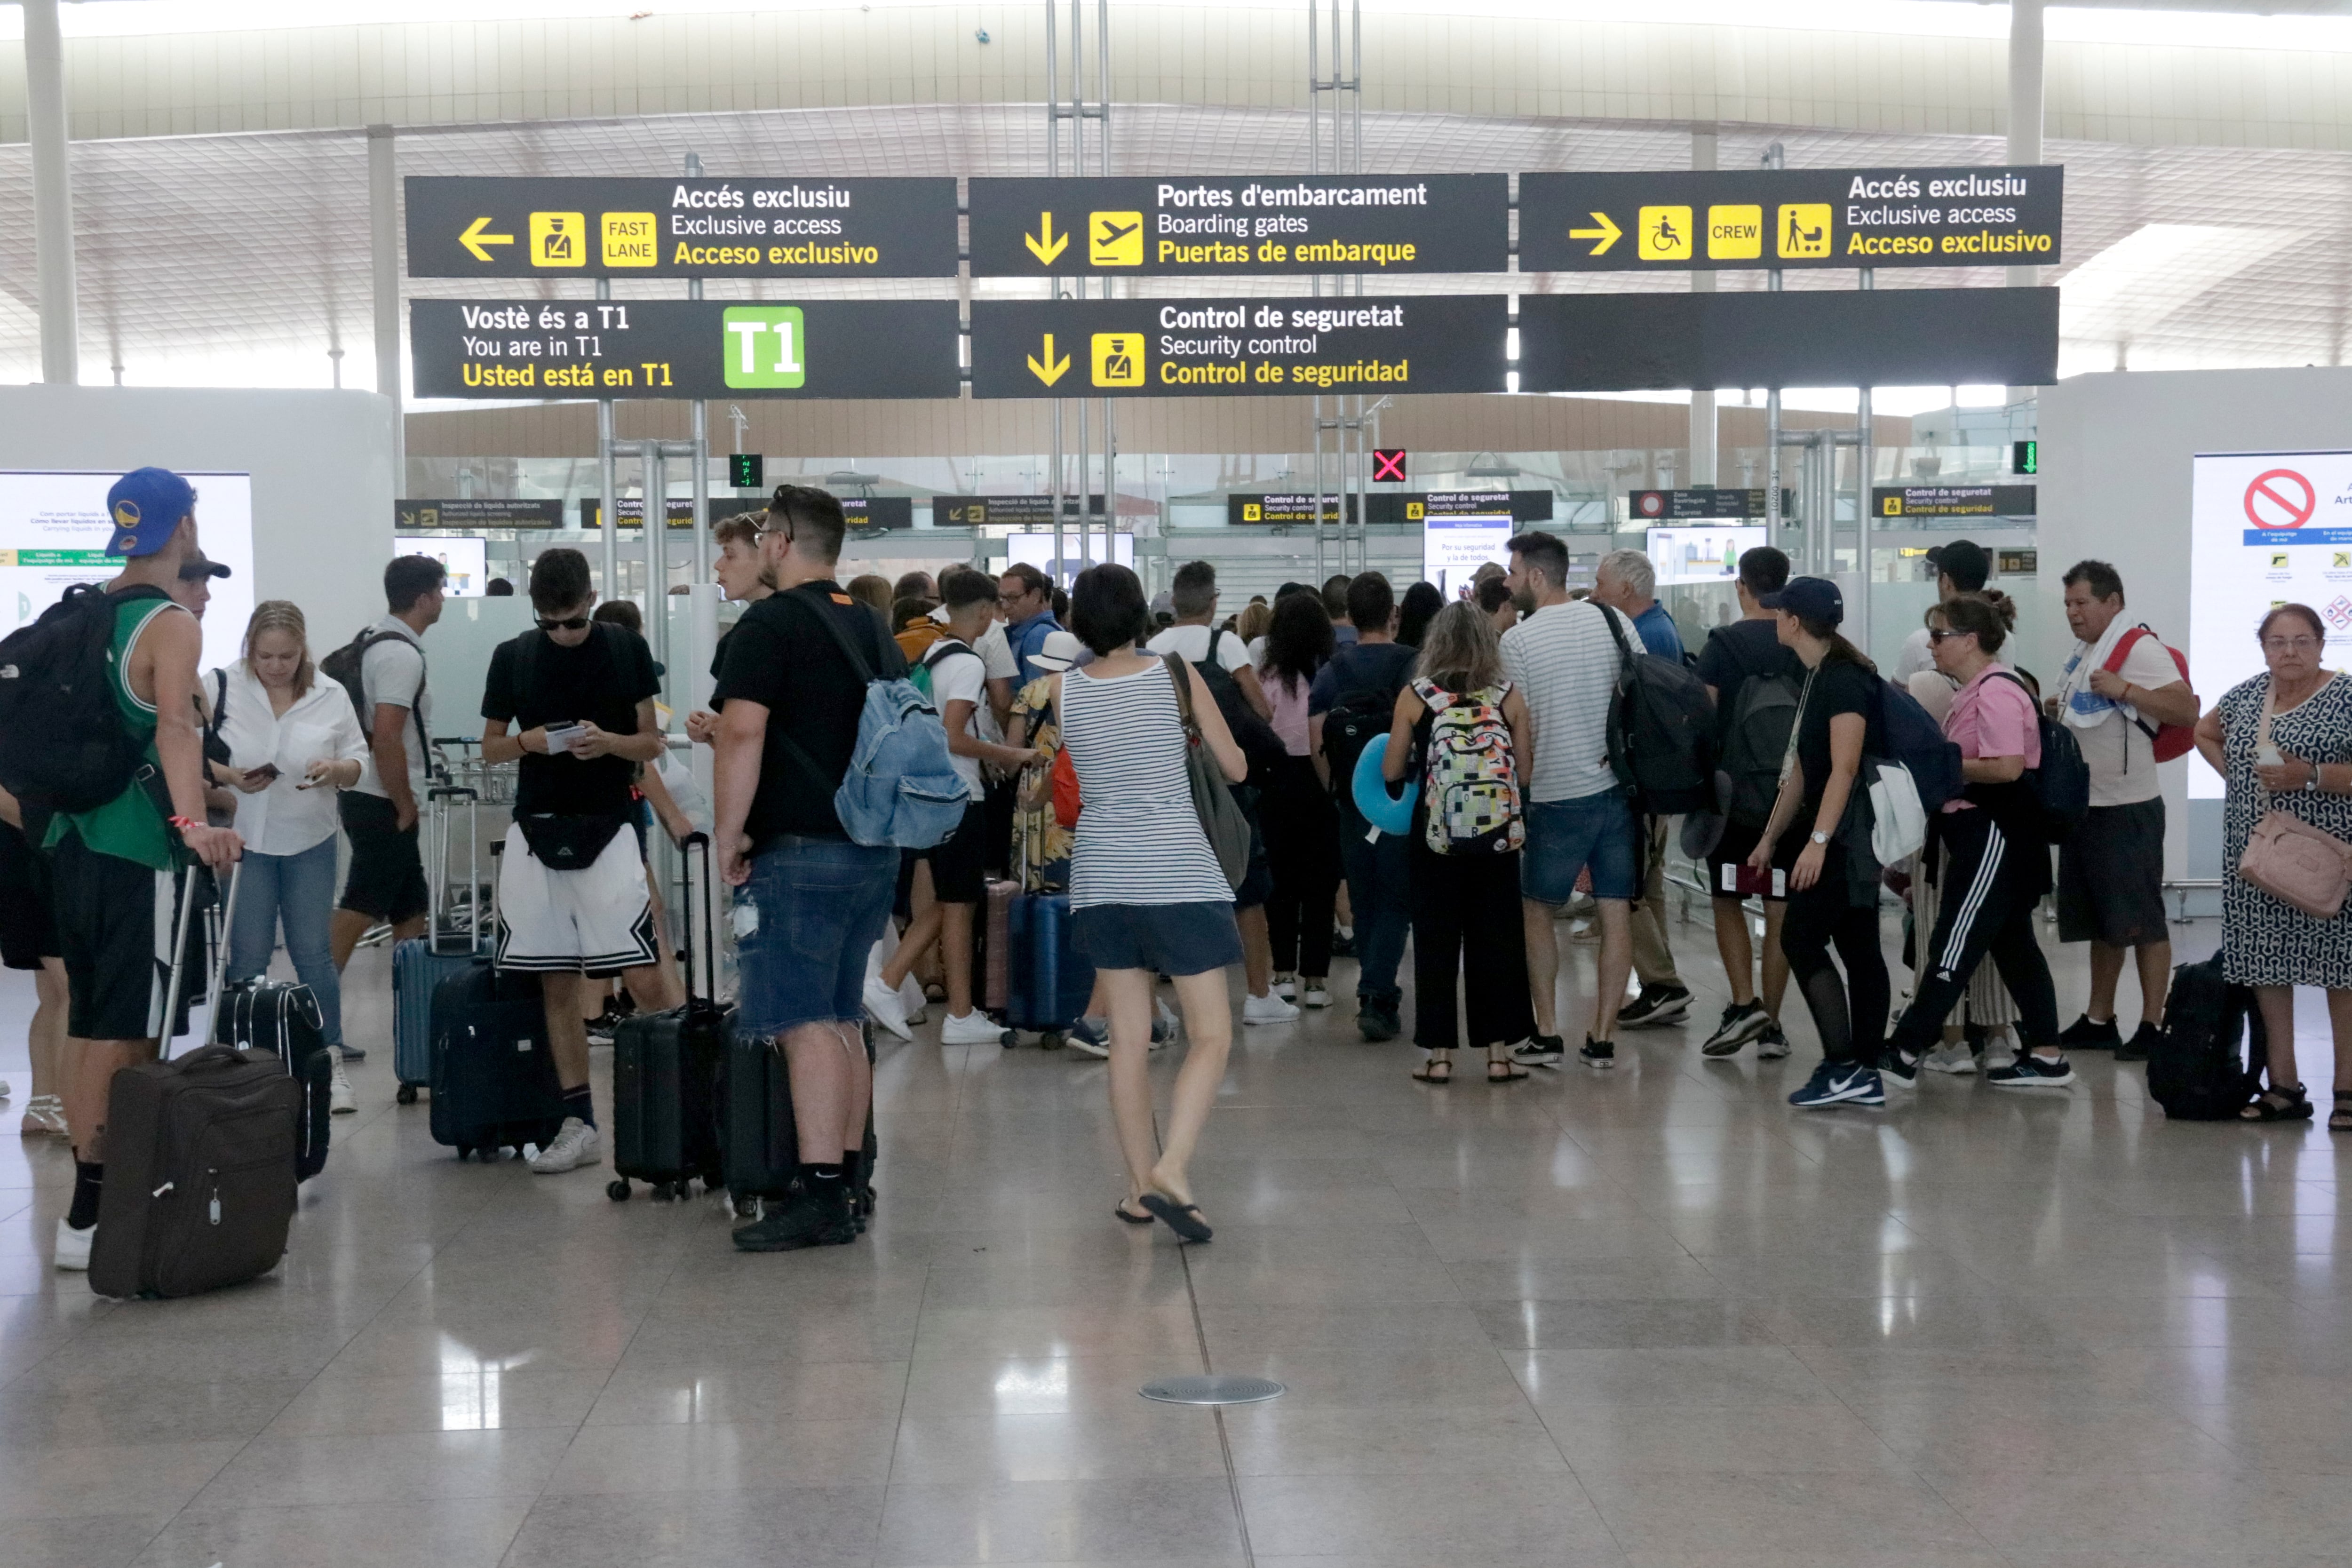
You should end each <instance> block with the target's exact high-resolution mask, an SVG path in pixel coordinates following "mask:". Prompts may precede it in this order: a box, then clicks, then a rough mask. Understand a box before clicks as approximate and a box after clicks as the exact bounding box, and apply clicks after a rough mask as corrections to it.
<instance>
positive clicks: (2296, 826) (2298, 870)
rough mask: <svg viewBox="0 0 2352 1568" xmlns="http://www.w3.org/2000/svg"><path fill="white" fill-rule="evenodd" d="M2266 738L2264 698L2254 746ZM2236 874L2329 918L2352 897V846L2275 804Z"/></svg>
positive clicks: (2267, 712)
mask: <svg viewBox="0 0 2352 1568" xmlns="http://www.w3.org/2000/svg"><path fill="white" fill-rule="evenodd" d="M2270 737H2271V705H2270V701H2269V700H2268V699H2267V698H2265V699H2264V700H2263V726H2262V730H2261V731H2260V736H2259V739H2258V741H2257V742H2256V744H2257V745H2258V746H2259V745H2261V744H2263V743H2265V742H2268V741H2269V740H2270ZM2265 793H2267V792H2265ZM2238 875H2239V876H2241V877H2242V878H2244V879H2246V880H2247V881H2249V882H2251V883H2252V884H2253V885H2254V886H2255V887H2257V888H2260V889H2262V890H2263V892H2265V893H2268V894H2269V895H2270V896H2271V897H2273V898H2274V899H2276V900H2279V901H2280V902H2281V903H2284V904H2292V905H2294V907H2295V908H2296V909H2298V910H2302V911H2303V912H2304V913H2305V914H2307V915H2309V916H2311V917H2312V918H2313V919H2315V920H2323V921H2325V920H2333V919H2335V918H2336V916H2337V915H2338V914H2340V913H2342V912H2343V910H2344V900H2345V898H2346V896H2347V894H2352V845H2347V844H2346V843H2345V842H2344V841H2343V840H2342V839H2340V838H2337V837H2335V836H2334V835H2332V834H2329V833H2325V832H2322V831H2321V830H2320V829H2318V828H2316V827H2314V826H2312V825H2311V824H2309V823H2308V822H2305V821H2304V820H2303V818H2301V817H2299V816H2295V815H2294V813H2293V812H2289V811H2281V810H2279V809H2278V808H2277V807H2276V806H2273V807H2272V808H2271V809H2270V810H2269V811H2267V812H2264V813H2263V819H2262V820H2261V821H2260V822H2257V823H2255V824H2254V830H2253V832H2252V833H2251V834H2249V835H2248V836H2247V837H2246V852H2245V853H2244V854H2242V855H2241V856H2239V857H2238Z"/></svg>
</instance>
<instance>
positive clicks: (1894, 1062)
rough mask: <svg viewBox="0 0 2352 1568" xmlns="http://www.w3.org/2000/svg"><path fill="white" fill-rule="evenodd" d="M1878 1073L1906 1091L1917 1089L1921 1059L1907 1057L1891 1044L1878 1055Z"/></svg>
mask: <svg viewBox="0 0 2352 1568" xmlns="http://www.w3.org/2000/svg"><path fill="white" fill-rule="evenodd" d="M1878 1071H1879V1076H1880V1077H1881V1079H1894V1080H1895V1082H1896V1083H1899V1084H1901V1085H1903V1086H1904V1087H1905V1088H1906V1089H1911V1088H1916V1087H1917V1085H1918V1082H1919V1058H1917V1057H1906V1056H1905V1055H1904V1054H1903V1053H1902V1052H1901V1051H1899V1050H1897V1049H1895V1047H1894V1045H1893V1044H1892V1043H1889V1044H1888V1045H1887V1047H1885V1049H1884V1050H1882V1051H1880V1052H1879V1053H1878Z"/></svg>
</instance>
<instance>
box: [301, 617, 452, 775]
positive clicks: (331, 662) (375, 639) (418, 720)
mask: <svg viewBox="0 0 2352 1568" xmlns="http://www.w3.org/2000/svg"><path fill="white" fill-rule="evenodd" d="M394 637H399V638H400V640H401V641H403V642H408V641H411V640H413V639H411V638H408V637H402V635H401V634H400V633H398V632H387V631H379V630H377V629H376V628H374V627H373V626H371V627H369V628H368V629H367V630H366V631H363V632H362V633H360V635H359V636H357V637H353V638H352V640H351V641H349V642H347V643H345V644H344V645H343V646H342V647H339V648H337V649H336V650H335V651H334V652H332V653H331V654H329V655H328V656H327V657H326V658H322V659H320V661H319V673H320V674H321V675H323V676H326V677H328V678H329V679H331V680H333V681H335V682H336V683H337V684H339V685H341V687H342V689H344V690H346V691H348V692H350V693H351V694H352V710H354V711H356V712H357V713H358V714H359V716H360V733H361V734H362V735H363V736H365V737H366V738H367V742H368V744H369V745H370V746H371V747H373V745H374V744H375V713H374V711H373V710H371V709H370V708H369V707H368V700H367V680H366V679H365V677H364V676H363V674H362V669H361V667H362V663H363V662H364V661H365V659H366V658H367V650H368V649H370V648H372V647H374V646H375V645H376V644H378V643H380V642H384V641H387V640H389V639H391V638H394ZM416 651H417V657H418V658H423V657H424V654H425V649H424V646H423V645H422V644H418V645H417V650H416ZM416 699H417V700H416V704H415V707H413V708H411V709H409V710H408V717H409V719H410V720H411V721H414V722H415V725H416V744H417V747H418V751H417V755H419V756H421V757H423V758H425V761H426V762H427V763H430V762H431V761H432V758H433V742H430V741H428V740H426V739H425V713H424V708H425V686H424V683H423V682H422V681H419V682H418V683H417V687H416Z"/></svg>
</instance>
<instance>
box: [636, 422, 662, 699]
mask: <svg viewBox="0 0 2352 1568" xmlns="http://www.w3.org/2000/svg"><path fill="white" fill-rule="evenodd" d="M637 449H638V452H639V453H640V456H639V458H638V459H637V460H638V461H639V462H640V463H642V464H644V465H645V470H646V472H645V486H644V488H645V495H646V502H645V508H644V510H642V511H640V512H639V513H638V521H639V522H640V523H641V524H642V525H643V526H644V528H645V531H646V595H645V600H644V602H643V603H642V604H641V605H639V606H638V608H640V609H641V610H643V611H644V612H645V617H646V644H647V646H648V647H651V648H652V650H653V656H654V662H655V663H656V664H660V665H667V664H668V663H669V469H668V467H667V465H666V464H665V463H664V462H663V460H662V444H661V443H660V442H659V441H642V442H639V443H638V447H637Z"/></svg>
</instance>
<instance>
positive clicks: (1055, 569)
mask: <svg viewBox="0 0 2352 1568" xmlns="http://www.w3.org/2000/svg"><path fill="white" fill-rule="evenodd" d="M1053 475H1054V491H1053V496H1052V500H1053V503H1054V563H1053V564H1052V566H1050V567H1049V568H1047V571H1048V573H1049V574H1051V576H1052V577H1053V579H1054V581H1055V582H1056V583H1059V582H1060V581H1061V580H1062V560H1063V555H1062V551H1063V543H1062V400H1061V399H1060V398H1058V397H1057V398H1055V399H1054V462H1053Z"/></svg>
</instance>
